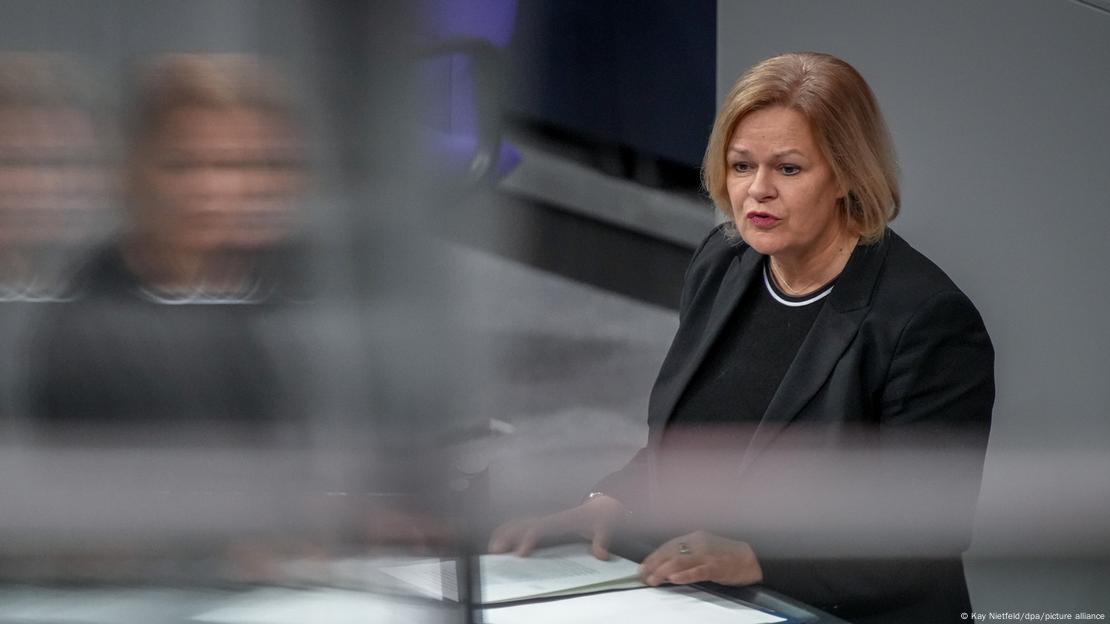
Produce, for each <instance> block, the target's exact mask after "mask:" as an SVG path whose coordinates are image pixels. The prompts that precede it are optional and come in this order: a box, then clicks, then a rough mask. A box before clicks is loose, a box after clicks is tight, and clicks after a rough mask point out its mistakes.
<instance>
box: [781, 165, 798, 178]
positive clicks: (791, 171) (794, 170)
mask: <svg viewBox="0 0 1110 624" xmlns="http://www.w3.org/2000/svg"><path fill="white" fill-rule="evenodd" d="M779 171H782V174H783V175H788V176H792V175H798V174H799V173H801V172H802V168H801V167H799V166H798V165H782V166H780V167H779Z"/></svg>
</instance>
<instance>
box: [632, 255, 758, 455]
mask: <svg viewBox="0 0 1110 624" xmlns="http://www.w3.org/2000/svg"><path fill="white" fill-rule="evenodd" d="M762 258H763V256H761V255H759V254H758V253H756V252H755V250H753V249H751V248H750V247H745V249H744V253H742V254H740V255H739V257H737V258H734V259H733V260H732V262H731V263H730V264H729V267H728V269H727V270H726V271H725V275H724V277H723V278H722V280H721V287H720V288H719V289H718V290H717V295H716V298H715V299H714V300H713V307H712V309H711V310H710V313H709V317H708V319H707V320H706V323H705V326H704V328H703V329H702V333H701V336H700V337H699V338H698V341H697V346H696V347H695V349H694V351H693V353H692V354H691V357H689V358H687V359H686V360H685V362H684V363H683V366H682V368H680V369H679V370H678V372H676V374H675V375H674V376H673V377H672V378H671V379H670V381H669V382H668V383H666V385H665V386H662V387H660V388H658V389H657V391H656V392H657V394H656V396H657V397H658V401H657V402H655V401H653V405H652V407H653V408H654V409H653V410H652V412H651V414H650V415H649V418H650V421H651V424H652V425H665V424H666V423H667V421H669V420H670V418H671V414H673V413H674V409H675V407H676V406H677V405H678V401H679V399H680V398H681V397H682V394H683V393H684V392H685V391H686V386H687V385H689V383H690V380H691V379H692V378H693V377H694V373H695V372H697V370H698V367H699V366H701V363H702V360H704V359H705V356H706V355H707V354H708V353H709V348H710V347H711V346H713V343H714V342H716V340H717V337H718V336H719V335H720V333H721V330H723V329H724V327H725V324H726V323H728V321H729V319H730V318H731V317H732V313H733V311H734V310H735V309H736V306H737V305H738V304H739V303H740V300H741V299H743V297H744V293H745V292H746V291H747V289H748V287H749V286H750V285H751V284H752V283H753V282H754V281H755V279H754V278H755V277H756V275H757V274H758V270H757V269H758V268H759V266H760V260H761V259H762ZM662 430H663V426H652V427H651V431H652V432H653V433H655V437H657V438H658V436H659V435H661V434H662Z"/></svg>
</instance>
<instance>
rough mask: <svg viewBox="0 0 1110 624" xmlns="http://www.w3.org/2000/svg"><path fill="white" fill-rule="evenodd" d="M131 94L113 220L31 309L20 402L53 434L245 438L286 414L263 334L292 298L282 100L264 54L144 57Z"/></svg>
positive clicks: (292, 209)
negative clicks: (68, 286) (69, 280)
mask: <svg viewBox="0 0 1110 624" xmlns="http://www.w3.org/2000/svg"><path fill="white" fill-rule="evenodd" d="M137 100H138V103H137V106H136V107H135V110H134V111H133V115H132V117H131V121H132V123H133V130H134V141H133V145H132V151H131V154H130V158H129V159H128V171H127V210H126V214H125V220H126V221H127V223H126V228H125V229H124V231H123V232H121V234H120V236H119V237H117V238H115V239H114V240H111V241H108V242H107V243H106V244H104V245H103V246H102V247H101V248H100V249H97V250H95V252H94V253H93V254H92V255H91V257H90V258H88V259H87V261H86V262H85V263H84V264H83V266H82V268H81V269H80V270H79V271H78V272H77V275H76V278H75V279H74V285H73V290H74V292H75V298H74V301H73V302H71V303H69V304H65V305H58V306H54V307H52V308H50V309H48V310H46V311H44V314H43V315H42V320H41V321H40V323H39V327H38V328H37V334H36V338H35V342H34V343H33V345H32V346H33V350H34V352H35V361H34V362H33V364H32V367H31V369H32V375H31V378H30V386H31V387H30V392H31V407H32V410H33V412H34V414H35V416H36V419H37V420H38V421H39V423H40V424H48V423H49V424H53V425H56V427H55V428H56V429H57V430H58V431H60V432H67V431H69V430H70V429H82V428H84V427H87V428H89V429H92V430H94V431H96V432H98V433H103V432H104V431H105V427H106V426H109V425H112V426H114V427H115V429H114V430H113V431H114V432H116V433H123V434H125V435H129V436H130V435H134V432H137V431H142V432H144V433H147V432H148V431H147V430H148V429H149V433H150V434H151V435H152V437H153V438H155V439H159V440H161V439H171V438H172V437H173V436H175V435H180V434H181V432H182V431H188V432H190V434H193V433H195V434H196V435H199V436H201V437H202V438H203V439H209V438H212V439H217V440H218V439H220V438H221V436H222V435H223V431H224V428H228V429H229V431H234V432H238V435H239V436H241V437H245V438H246V439H250V440H256V439H258V437H259V429H260V427H261V425H263V424H272V423H274V422H278V421H281V420H283V418H279V415H280V416H282V417H284V415H286V414H290V415H295V414H296V413H297V412H298V411H299V407H297V406H296V401H295V395H296V394H297V393H296V392H292V390H293V389H294V388H293V386H295V385H296V384H294V383H289V384H282V383H279V378H282V379H283V378H284V377H283V376H281V375H279V371H283V370H291V366H290V364H289V363H291V362H293V360H290V359H288V356H283V357H274V356H275V355H276V353H275V349H274V348H273V344H274V342H275V341H273V340H270V339H268V338H266V336H268V335H269V332H277V333H276V334H275V335H284V334H285V332H286V330H284V329H279V328H277V327H275V328H274V329H270V327H271V325H272V324H274V323H276V321H275V320H274V319H275V318H277V316H276V312H277V311H278V310H279V309H280V308H281V306H282V304H284V303H288V302H289V300H290V299H291V298H292V297H293V296H294V295H296V294H297V289H296V288H294V282H295V281H294V279H293V277H294V276H295V272H294V271H292V270H290V269H289V268H287V267H291V266H293V265H294V261H295V258H294V257H293V251H294V250H295V249H296V248H297V240H298V232H297V224H298V218H299V217H298V213H297V209H296V206H297V203H298V201H299V197H300V194H301V190H302V188H303V187H304V186H305V181H306V180H305V179H306V177H307V172H306V170H305V166H304V157H303V154H304V147H303V140H302V138H301V133H300V131H299V128H298V124H297V120H296V115H295V111H294V107H293V103H292V101H291V98H290V97H289V95H288V93H287V89H286V88H284V85H283V84H282V82H281V81H280V80H279V79H278V77H277V76H276V75H273V74H272V73H271V72H270V71H269V70H268V69H267V67H266V65H265V64H264V63H262V62H261V61H259V60H257V59H254V58H251V57H246V56H240V55H199V54H198V55H194V54H184V55H171V56H166V57H160V58H159V59H157V61H156V62H155V63H153V64H152V67H151V71H150V72H149V74H148V75H147V76H146V80H145V81H144V82H143V83H142V88H141V90H140V92H139V93H138V98H137ZM289 378H290V379H295V378H296V375H293V374H290V375H289ZM285 391H289V392H285ZM286 395H288V396H286ZM278 397H281V398H278ZM167 427H174V434H173V435H168V434H167V431H168V429H167ZM116 430H118V431H116ZM82 431H83V429H82ZM236 439H238V438H236Z"/></svg>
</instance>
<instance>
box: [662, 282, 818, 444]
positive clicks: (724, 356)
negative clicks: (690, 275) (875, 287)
mask: <svg viewBox="0 0 1110 624" xmlns="http://www.w3.org/2000/svg"><path fill="white" fill-rule="evenodd" d="M832 287H833V283H832V282H830V283H828V284H825V285H824V286H822V287H820V288H818V289H816V290H815V291H813V292H812V293H809V294H806V295H802V296H790V295H787V294H785V293H783V292H782V291H781V290H779V289H778V287H777V285H776V284H775V282H774V280H773V279H771V277H770V275H769V274H768V270H767V262H766V261H765V262H764V263H763V288H755V289H752V290H751V291H749V292H748V293H747V294H746V295H745V297H744V300H743V301H742V302H741V303H740V305H739V306H738V307H737V308H736V310H735V311H734V312H733V314H732V318H731V319H730V320H729V321H728V323H727V324H726V326H725V329H724V331H723V332H722V333H721V335H720V336H719V337H718V338H717V341H716V342H714V343H713V346H712V348H711V349H710V351H709V354H708V355H707V356H706V358H705V360H703V361H702V363H701V366H700V367H699V368H698V372H697V373H695V375H694V378H693V379H691V380H690V384H689V385H688V386H687V387H686V392H685V393H684V394H683V396H682V399H681V400H680V401H679V402H678V405H677V406H676V407H675V411H674V415H672V416H671V419H670V421H669V423H668V427H684V428H690V427H693V428H701V427H703V426H704V425H723V424H730V423H737V422H752V421H755V422H758V421H759V419H760V418H762V417H763V413H764V412H766V411H767V405H768V404H769V403H770V402H771V397H772V396H774V394H775V390H777V389H778V387H779V384H780V383H781V382H782V378H783V376H785V375H786V369H788V368H789V367H790V363H791V362H792V361H793V360H794V356H795V355H796V354H797V353H798V347H800V346H801V345H802V341H803V340H805V337H806V334H807V333H808V332H809V329H810V327H811V326H812V325H813V321H814V319H816V318H817V313H818V312H819V311H820V310H821V306H822V305H823V304H824V301H825V295H827V294H828V292H829V290H830V289H831V288H832Z"/></svg>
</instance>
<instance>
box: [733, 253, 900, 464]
mask: <svg viewBox="0 0 1110 624" xmlns="http://www.w3.org/2000/svg"><path fill="white" fill-rule="evenodd" d="M887 236H895V234H894V233H893V232H889V231H888V232H887ZM887 236H884V237H883V238H882V239H881V240H880V242H878V243H875V244H873V245H866V246H862V245H861V246H859V247H857V248H856V249H855V251H853V252H852V257H851V258H850V259H849V260H848V264H847V265H846V266H845V267H844V271H843V272H842V273H841V274H840V278H839V279H838V280H837V283H836V286H835V287H833V292H832V293H831V294H830V295H829V299H828V301H827V302H826V305H825V306H824V307H823V308H822V309H821V312H820V313H818V315H817V318H816V319H815V320H814V322H813V327H811V328H810V330H809V333H808V334H807V335H806V338H805V340H804V341H803V342H802V346H801V347H800V348H799V349H798V354H797V355H796V356H795V357H794V361H793V362H792V363H791V364H790V368H788V369H787V371H786V375H785V376H784V377H783V379H782V383H780V384H779V387H778V390H777V391H776V392H775V395H774V396H773V397H772V398H771V403H770V404H769V405H768V406H767V411H766V412H765V413H764V414H763V418H762V420H760V422H759V425H758V426H757V427H756V430H755V432H754V433H753V435H752V439H751V441H750V442H749V443H748V448H747V450H746V452H745V453H744V457H743V459H742V460H741V463H740V472H741V473H742V472H744V470H746V469H747V468H748V466H749V465H751V463H752V462H754V461H755V460H756V459H757V458H758V457H759V455H760V453H762V452H763V451H764V450H766V448H767V447H768V446H769V445H770V444H771V443H772V442H773V441H774V440H775V438H776V437H778V434H779V433H781V432H782V430H783V429H784V428H786V426H787V425H789V424H790V422H791V421H793V420H794V418H796V417H797V416H798V414H799V413H800V412H801V410H802V408H804V407H805V406H806V404H807V403H808V402H809V401H810V399H812V398H813V397H814V395H816V394H817V392H818V391H819V390H820V389H821V386H823V385H824V384H825V381H826V380H827V379H828V378H829V375H830V374H832V371H833V368H835V367H836V363H837V362H839V361H840V357H841V356H842V355H843V354H844V351H845V350H846V349H847V348H848V346H849V345H850V344H851V343H852V340H854V339H855V337H856V334H857V333H858V332H859V326H860V323H861V322H862V321H863V318H864V317H865V316H866V315H867V312H868V310H869V309H870V305H871V292H872V290H873V289H874V286H875V281H876V279H878V274H879V269H880V268H882V264H883V260H884V259H885V258H886V251H887V247H888V243H887Z"/></svg>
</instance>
